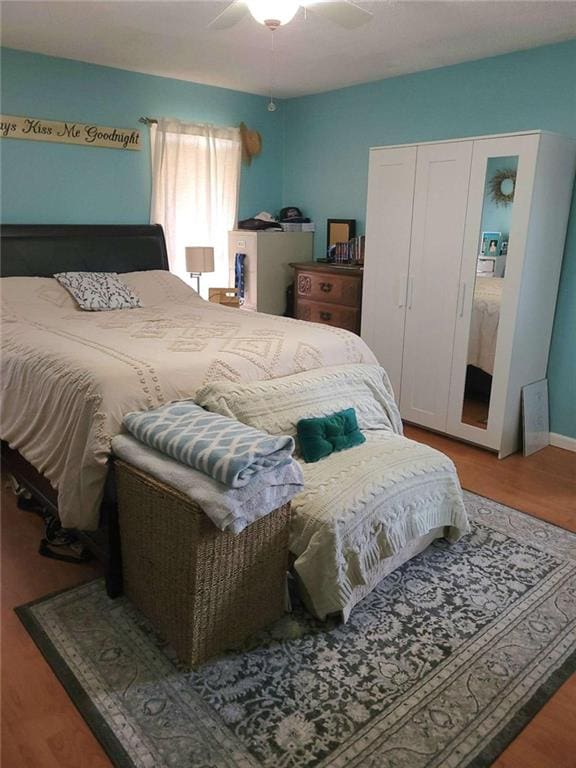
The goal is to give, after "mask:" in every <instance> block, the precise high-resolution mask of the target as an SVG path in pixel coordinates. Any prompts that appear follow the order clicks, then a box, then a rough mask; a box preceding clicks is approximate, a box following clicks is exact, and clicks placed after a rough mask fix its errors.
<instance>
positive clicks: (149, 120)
mask: <svg viewBox="0 0 576 768" xmlns="http://www.w3.org/2000/svg"><path fill="white" fill-rule="evenodd" d="M138 122H139V123H144V125H153V124H156V123H157V122H158V120H156V118H154V117H141V118H140V119H139V120H138Z"/></svg>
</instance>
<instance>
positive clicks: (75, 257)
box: [0, 225, 375, 547]
mask: <svg viewBox="0 0 576 768" xmlns="http://www.w3.org/2000/svg"><path fill="white" fill-rule="evenodd" d="M1 236H2V272H1V275H2V286H1V288H2V313H3V315H2V324H3V334H2V399H3V419H2V432H1V435H0V436H1V437H2V440H3V441H4V444H5V447H6V446H9V450H8V451H6V455H7V457H8V459H9V461H10V466H11V468H12V469H13V470H14V469H15V470H16V471H17V473H18V475H19V477H20V478H21V479H22V480H24V482H28V484H29V485H30V487H32V488H33V490H34V492H35V493H36V494H37V495H40V496H41V497H42V498H43V499H44V501H45V502H47V503H50V504H51V505H52V506H54V505H55V504H56V501H57V506H58V512H59V516H60V520H61V522H62V525H63V526H65V527H72V528H77V529H80V530H84V531H94V530H96V529H98V528H99V527H100V526H101V525H102V522H103V519H105V518H106V517H107V515H106V513H105V512H103V510H104V511H105V510H106V509H109V510H113V501H112V500H110V499H107V497H106V494H105V487H106V479H107V474H108V467H109V458H110V442H111V439H112V437H113V436H114V435H115V434H117V433H118V432H119V431H120V424H121V420H122V417H123V415H124V414H125V413H126V412H128V411H134V410H142V409H147V408H152V407H154V406H156V405H160V404H162V403H164V402H169V401H172V400H178V399H183V398H187V397H193V396H194V394H195V392H196V391H197V389H198V388H200V387H201V386H204V385H205V384H206V383H207V382H210V381H217V380H228V381H240V380H242V381H250V380H260V379H272V378H278V377H282V376H286V375H288V374H292V373H297V372H299V371H305V370H312V369H316V368H322V367H325V366H328V365H339V364H346V363H373V362H375V358H374V356H373V354H372V353H371V352H370V350H369V349H368V347H367V346H366V345H365V344H364V342H363V341H362V340H361V339H360V338H359V337H357V336H355V335H353V334H351V333H348V332H346V331H343V330H341V329H338V328H333V327H330V326H326V325H319V324H313V323H303V322H301V321H296V320H292V319H289V318H283V317H275V316H270V315H261V314H257V313H250V312H244V311H242V310H238V309H232V308H227V307H222V306H220V305H215V304H214V305H213V304H209V303H208V302H205V301H204V300H202V299H201V298H200V297H198V296H197V295H196V294H195V292H194V291H192V289H191V288H189V287H188V286H187V285H186V284H184V283H183V282H182V281H180V280H179V279H178V278H177V277H175V276H174V275H171V274H170V273H169V272H168V271H167V268H168V262H167V256H166V246H165V242H164V236H163V233H162V230H161V228H160V227H157V226H74V225H62V226H43V225H30V226H20V225H7V226H4V227H3V228H2V231H1ZM61 271H116V272H118V273H123V279H125V280H126V282H128V283H129V284H130V286H131V287H132V288H133V289H134V290H135V291H136V292H137V293H138V294H139V295H140V296H141V298H142V301H143V307H142V308H139V309H130V310H116V311H112V312H83V311H81V310H79V309H78V308H77V306H76V305H75V303H74V301H73V300H72V299H71V297H69V295H68V294H67V292H66V291H65V289H63V288H62V287H61V286H59V285H58V284H57V283H56V281H55V280H54V279H53V278H52V275H53V274H54V273H55V272H61ZM47 481H48V482H47ZM53 489H55V490H56V492H57V499H56V494H55V493H54V490H53ZM114 538H115V537H112V539H114ZM109 546H112V547H114V545H113V542H112V543H110V542H109Z"/></svg>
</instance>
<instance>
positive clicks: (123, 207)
mask: <svg viewBox="0 0 576 768" xmlns="http://www.w3.org/2000/svg"><path fill="white" fill-rule="evenodd" d="M0 63H1V73H0V84H1V93H2V104H1V108H2V113H3V114H8V115H26V116H28V115H29V116H32V117H43V118H45V119H47V120H50V119H53V120H73V121H77V122H81V123H97V124H100V125H107V126H115V127H119V128H140V129H142V136H143V138H144V146H143V148H142V150H141V151H140V152H127V151H121V150H115V149H104V148H93V147H82V146H75V145H70V144H49V143H47V142H41V141H39V142H35V141H25V140H12V139H10V140H6V141H2V142H0V151H1V161H2V176H1V181H2V191H3V195H2V221H4V222H7V223H8V222H9V223H37V224H42V223H54V222H58V223H61V224H67V223H80V222H82V223H88V224H102V223H106V224H124V223H132V224H134V223H142V222H148V220H149V215H150V187H151V180H150V152H149V144H148V129H147V128H146V126H143V125H140V124H139V123H138V118H139V117H141V116H143V115H149V116H152V117H154V116H157V115H161V116H165V117H176V118H180V119H182V120H188V121H196V122H206V123H214V124H216V125H238V124H239V123H240V122H241V121H244V122H245V123H246V124H247V125H248V126H249V127H250V128H253V129H255V130H257V131H259V132H260V133H261V135H262V144H263V151H262V154H261V155H260V156H259V157H257V158H255V159H254V160H253V161H252V165H251V166H250V167H247V166H244V165H243V166H242V177H241V185H240V218H246V217H248V216H252V215H254V213H257V212H258V211H261V210H269V211H272V212H274V211H275V210H277V209H278V208H280V205H281V192H282V152H283V146H282V139H283V132H282V116H281V114H280V112H277V113H274V114H271V113H270V112H268V111H267V109H266V104H267V101H268V100H267V99H266V98H264V97H263V96H252V95H250V94H245V93H239V92H236V91H230V90H227V89H225V88H212V87H209V86H205V85H197V84H195V83H187V82H184V81H181V80H171V79H168V78H162V77H152V76H150V75H141V74H138V73H135V72H126V71H124V70H120V69H111V68H109V67H99V66H95V65H93V64H84V63H82V62H78V61H70V60H68V59H56V58H52V57H49V56H40V55H37V54H32V53H27V52H22V51H15V50H11V49H6V48H4V49H2V50H1V59H0Z"/></svg>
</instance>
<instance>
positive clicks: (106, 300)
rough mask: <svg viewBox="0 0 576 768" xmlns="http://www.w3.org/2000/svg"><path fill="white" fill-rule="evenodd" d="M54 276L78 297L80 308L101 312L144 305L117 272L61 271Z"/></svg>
mask: <svg viewBox="0 0 576 768" xmlns="http://www.w3.org/2000/svg"><path fill="white" fill-rule="evenodd" d="M54 277H55V278H56V280H57V281H58V282H59V283H60V285H62V286H64V288H66V290H67V291H69V293H70V294H71V295H72V296H73V297H74V298H75V299H76V301H77V302H78V304H79V305H80V309H85V310H88V311H91V312H99V311H106V310H110V309H134V308H135V307H141V306H142V304H141V302H140V299H139V298H138V296H136V294H135V293H133V291H132V290H131V289H130V288H129V286H128V285H126V283H125V282H123V281H122V280H120V278H119V277H118V275H117V273H116V272H59V273H58V274H56V275H54Z"/></svg>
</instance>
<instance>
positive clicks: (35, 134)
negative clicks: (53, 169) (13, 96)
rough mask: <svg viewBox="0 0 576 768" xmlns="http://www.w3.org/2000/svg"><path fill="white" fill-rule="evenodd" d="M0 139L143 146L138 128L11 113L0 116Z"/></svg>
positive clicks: (130, 146) (131, 147) (136, 147)
mask: <svg viewBox="0 0 576 768" xmlns="http://www.w3.org/2000/svg"><path fill="white" fill-rule="evenodd" d="M0 138H2V139H29V140H31V141H56V142H59V143H62V144H82V145H83V146H86V147H108V148H109V149H142V145H141V143H140V131H138V130H137V129H132V128H108V127H106V126H103V125H92V124H87V123H73V122H60V121H55V120H42V119H41V118H37V117H14V116H13V115H0Z"/></svg>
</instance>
